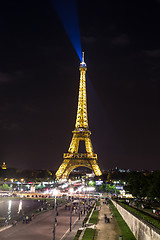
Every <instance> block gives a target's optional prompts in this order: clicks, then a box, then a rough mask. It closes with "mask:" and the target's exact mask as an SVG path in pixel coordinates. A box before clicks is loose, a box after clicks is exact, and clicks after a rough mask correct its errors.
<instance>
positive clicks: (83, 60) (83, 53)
mask: <svg viewBox="0 0 160 240" xmlns="http://www.w3.org/2000/svg"><path fill="white" fill-rule="evenodd" d="M82 62H83V63H84V52H82Z"/></svg>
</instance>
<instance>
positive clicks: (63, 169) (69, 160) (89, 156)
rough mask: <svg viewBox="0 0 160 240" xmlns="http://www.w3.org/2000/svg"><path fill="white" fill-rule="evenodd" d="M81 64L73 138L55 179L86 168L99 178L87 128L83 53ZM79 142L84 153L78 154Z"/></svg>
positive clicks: (63, 177)
mask: <svg viewBox="0 0 160 240" xmlns="http://www.w3.org/2000/svg"><path fill="white" fill-rule="evenodd" d="M82 54H83V55H82V62H81V63H80V67H79V70H80V85H79V97H78V109H77V117H76V124H75V130H74V131H72V133H73V137H72V141H71V144H70V147H69V149H68V152H67V153H64V154H63V158H64V160H63V163H62V164H61V165H60V167H59V169H58V171H57V172H56V179H66V178H68V177H69V174H70V173H71V171H72V170H73V169H75V168H77V167H87V168H89V169H91V170H93V171H94V173H95V175H96V176H100V175H101V174H102V173H101V170H100V168H99V166H98V163H97V154H95V153H94V151H93V147H92V143H91V139H90V135H91V131H89V127H88V116H87V97H86V71H87V65H86V63H85V62H84V53H82ZM80 141H84V143H85V149H86V152H85V153H79V152H78V150H79V144H80Z"/></svg>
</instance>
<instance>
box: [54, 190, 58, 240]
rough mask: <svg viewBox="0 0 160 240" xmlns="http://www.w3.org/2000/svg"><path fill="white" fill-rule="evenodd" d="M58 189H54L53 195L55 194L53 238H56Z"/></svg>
mask: <svg viewBox="0 0 160 240" xmlns="http://www.w3.org/2000/svg"><path fill="white" fill-rule="evenodd" d="M57 194H58V191H57V189H56V188H55V189H53V196H54V223H53V224H54V225H53V240H55V230H56V197H57Z"/></svg>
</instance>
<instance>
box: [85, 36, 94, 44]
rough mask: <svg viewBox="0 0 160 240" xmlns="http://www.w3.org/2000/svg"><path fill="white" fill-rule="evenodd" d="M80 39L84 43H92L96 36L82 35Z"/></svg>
mask: <svg viewBox="0 0 160 240" xmlns="http://www.w3.org/2000/svg"><path fill="white" fill-rule="evenodd" d="M82 41H83V42H84V43H94V42H96V38H95V37H94V36H83V37H82Z"/></svg>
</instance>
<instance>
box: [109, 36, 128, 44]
mask: <svg viewBox="0 0 160 240" xmlns="http://www.w3.org/2000/svg"><path fill="white" fill-rule="evenodd" d="M111 42H112V44H114V45H117V46H126V45H128V44H130V39H129V37H128V36H127V34H121V35H120V36H117V37H114V38H113V39H112V40H111Z"/></svg>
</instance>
